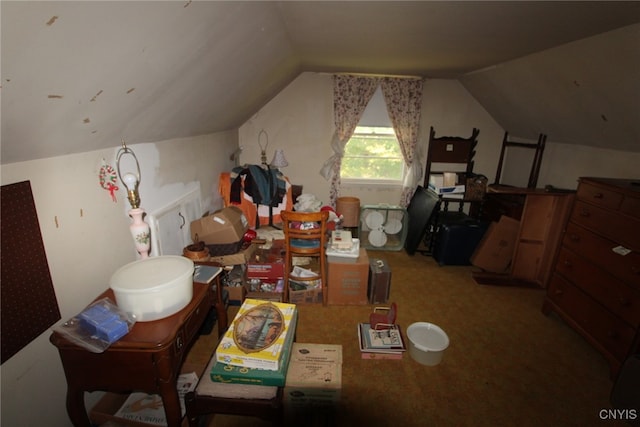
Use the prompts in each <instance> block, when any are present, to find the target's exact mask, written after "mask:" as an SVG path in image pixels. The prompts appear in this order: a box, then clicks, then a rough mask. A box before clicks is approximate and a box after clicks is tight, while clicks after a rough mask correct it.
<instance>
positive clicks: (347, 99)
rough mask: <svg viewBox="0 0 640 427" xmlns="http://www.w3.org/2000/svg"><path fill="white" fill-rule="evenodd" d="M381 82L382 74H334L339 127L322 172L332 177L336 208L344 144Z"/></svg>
mask: <svg viewBox="0 0 640 427" xmlns="http://www.w3.org/2000/svg"><path fill="white" fill-rule="evenodd" d="M379 81H380V79H379V78H378V77H362V76H350V75H335V76H334V77H333V117H334V121H335V128H336V130H335V132H334V134H333V137H332V139H331V149H332V150H333V155H332V156H331V157H330V158H329V159H327V161H326V162H325V163H324V165H323V166H322V169H321V170H320V174H321V175H322V176H323V177H324V178H325V179H327V180H328V179H331V189H330V190H329V205H330V206H332V207H334V208H335V206H336V200H337V199H338V189H339V188H340V167H341V166H342V157H343V156H344V147H345V145H347V142H348V141H349V138H351V135H353V132H354V130H355V129H356V126H357V125H358V122H359V121H360V117H362V113H363V112H364V110H365V108H366V107H367V104H368V103H369V101H370V100H371V97H372V96H373V93H374V92H375V90H376V89H377V87H378V83H379Z"/></svg>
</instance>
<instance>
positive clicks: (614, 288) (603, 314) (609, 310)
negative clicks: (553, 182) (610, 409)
mask: <svg viewBox="0 0 640 427" xmlns="http://www.w3.org/2000/svg"><path fill="white" fill-rule="evenodd" d="M542 311H543V313H545V314H549V313H550V312H551V311H555V312H556V313H558V314H559V315H560V316H561V317H562V318H563V319H564V320H565V321H566V322H567V323H568V324H569V325H571V326H572V327H573V328H574V329H575V330H577V331H578V332H579V333H580V334H582V335H583V336H584V337H585V339H587V341H589V342H590V343H591V344H592V345H593V346H594V347H595V348H596V349H598V350H599V351H600V352H602V353H603V354H604V356H605V357H606V358H607V360H608V361H609V364H610V366H611V375H612V376H615V375H616V374H617V372H618V370H619V369H620V366H621V365H622V363H623V362H624V360H625V359H626V358H627V357H628V356H629V355H630V354H633V353H636V352H638V348H639V341H640V334H639V333H638V330H639V327H640V180H634V181H632V180H622V179H606V178H580V180H579V185H578V191H577V194H576V199H575V202H574V205H573V208H572V211H571V215H570V218H569V221H568V224H567V226H566V229H565V231H564V235H563V239H562V245H561V247H560V250H559V251H558V254H557V256H556V260H555V266H554V270H553V274H552V276H551V280H550V282H549V286H548V288H547V294H546V296H545V302H544V305H543V308H542Z"/></svg>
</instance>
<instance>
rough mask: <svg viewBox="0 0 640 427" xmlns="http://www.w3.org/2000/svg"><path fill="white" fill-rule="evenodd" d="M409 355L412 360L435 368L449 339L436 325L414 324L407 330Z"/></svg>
mask: <svg viewBox="0 0 640 427" xmlns="http://www.w3.org/2000/svg"><path fill="white" fill-rule="evenodd" d="M407 337H408V338H409V354H411V357H412V358H413V360H415V361H416V362H418V363H421V364H423V365H427V366H435V365H437V364H438V363H440V361H441V360H442V356H443V354H444V351H445V350H446V349H447V347H449V337H448V336H447V334H446V333H445V331H443V330H442V328H440V327H439V326H437V325H434V324H433V323H428V322H416V323H412V324H411V325H409V327H408V328H407Z"/></svg>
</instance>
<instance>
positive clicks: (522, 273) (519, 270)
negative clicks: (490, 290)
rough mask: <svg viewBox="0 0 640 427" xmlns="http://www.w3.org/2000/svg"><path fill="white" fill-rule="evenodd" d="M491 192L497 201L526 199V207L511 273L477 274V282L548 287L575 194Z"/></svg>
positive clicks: (514, 190) (510, 189) (500, 189)
mask: <svg viewBox="0 0 640 427" xmlns="http://www.w3.org/2000/svg"><path fill="white" fill-rule="evenodd" d="M488 191H490V192H492V196H493V197H496V198H498V197H499V196H501V195H503V196H505V198H508V199H509V200H511V199H512V198H513V197H514V196H520V197H523V198H524V204H523V206H522V211H521V213H520V217H519V218H518V219H519V221H520V223H519V226H518V232H517V236H516V239H515V240H516V241H515V245H514V251H513V255H512V257H511V265H510V267H509V270H508V271H507V272H505V273H493V272H486V271H480V272H477V271H476V272H474V273H473V277H474V279H475V280H476V281H477V282H478V283H482V284H501V285H517V286H530V287H546V286H547V283H548V281H549V277H550V275H551V272H552V270H553V260H554V257H555V254H556V252H557V249H558V247H559V245H560V239H561V236H562V227H563V225H564V224H565V222H566V219H567V217H568V215H569V210H570V208H571V204H572V202H573V198H574V194H573V193H572V192H549V191H545V190H541V189H540V190H538V189H517V188H513V187H504V186H492V187H490V188H489V190H488ZM489 249H491V248H489ZM494 252H495V251H494Z"/></svg>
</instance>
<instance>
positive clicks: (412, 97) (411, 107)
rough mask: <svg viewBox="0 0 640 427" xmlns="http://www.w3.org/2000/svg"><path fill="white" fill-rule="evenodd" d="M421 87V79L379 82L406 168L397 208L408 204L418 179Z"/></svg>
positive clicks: (419, 168) (392, 79)
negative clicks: (417, 146) (417, 147)
mask: <svg viewBox="0 0 640 427" xmlns="http://www.w3.org/2000/svg"><path fill="white" fill-rule="evenodd" d="M423 84H424V80H423V79H421V78H416V79H408V78H393V77H385V78H383V79H382V80H381V82H380V87H381V89H382V93H383V95H384V99H385V103H386V104H387V112H388V113H389V117H390V118H391V123H392V124H393V128H394V130H395V132H396V137H397V138H398V142H399V143H400V150H401V152H402V156H403V157H404V161H405V164H406V165H407V173H406V174H405V176H404V182H403V185H402V187H403V188H402V195H401V196H400V205H401V206H405V207H406V206H408V205H409V202H410V201H411V197H412V196H413V192H414V191H415V189H416V183H417V182H418V180H419V179H420V178H421V177H422V162H421V161H420V156H419V153H417V152H416V145H417V142H418V133H419V130H420V109H421V106H422V87H423Z"/></svg>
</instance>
